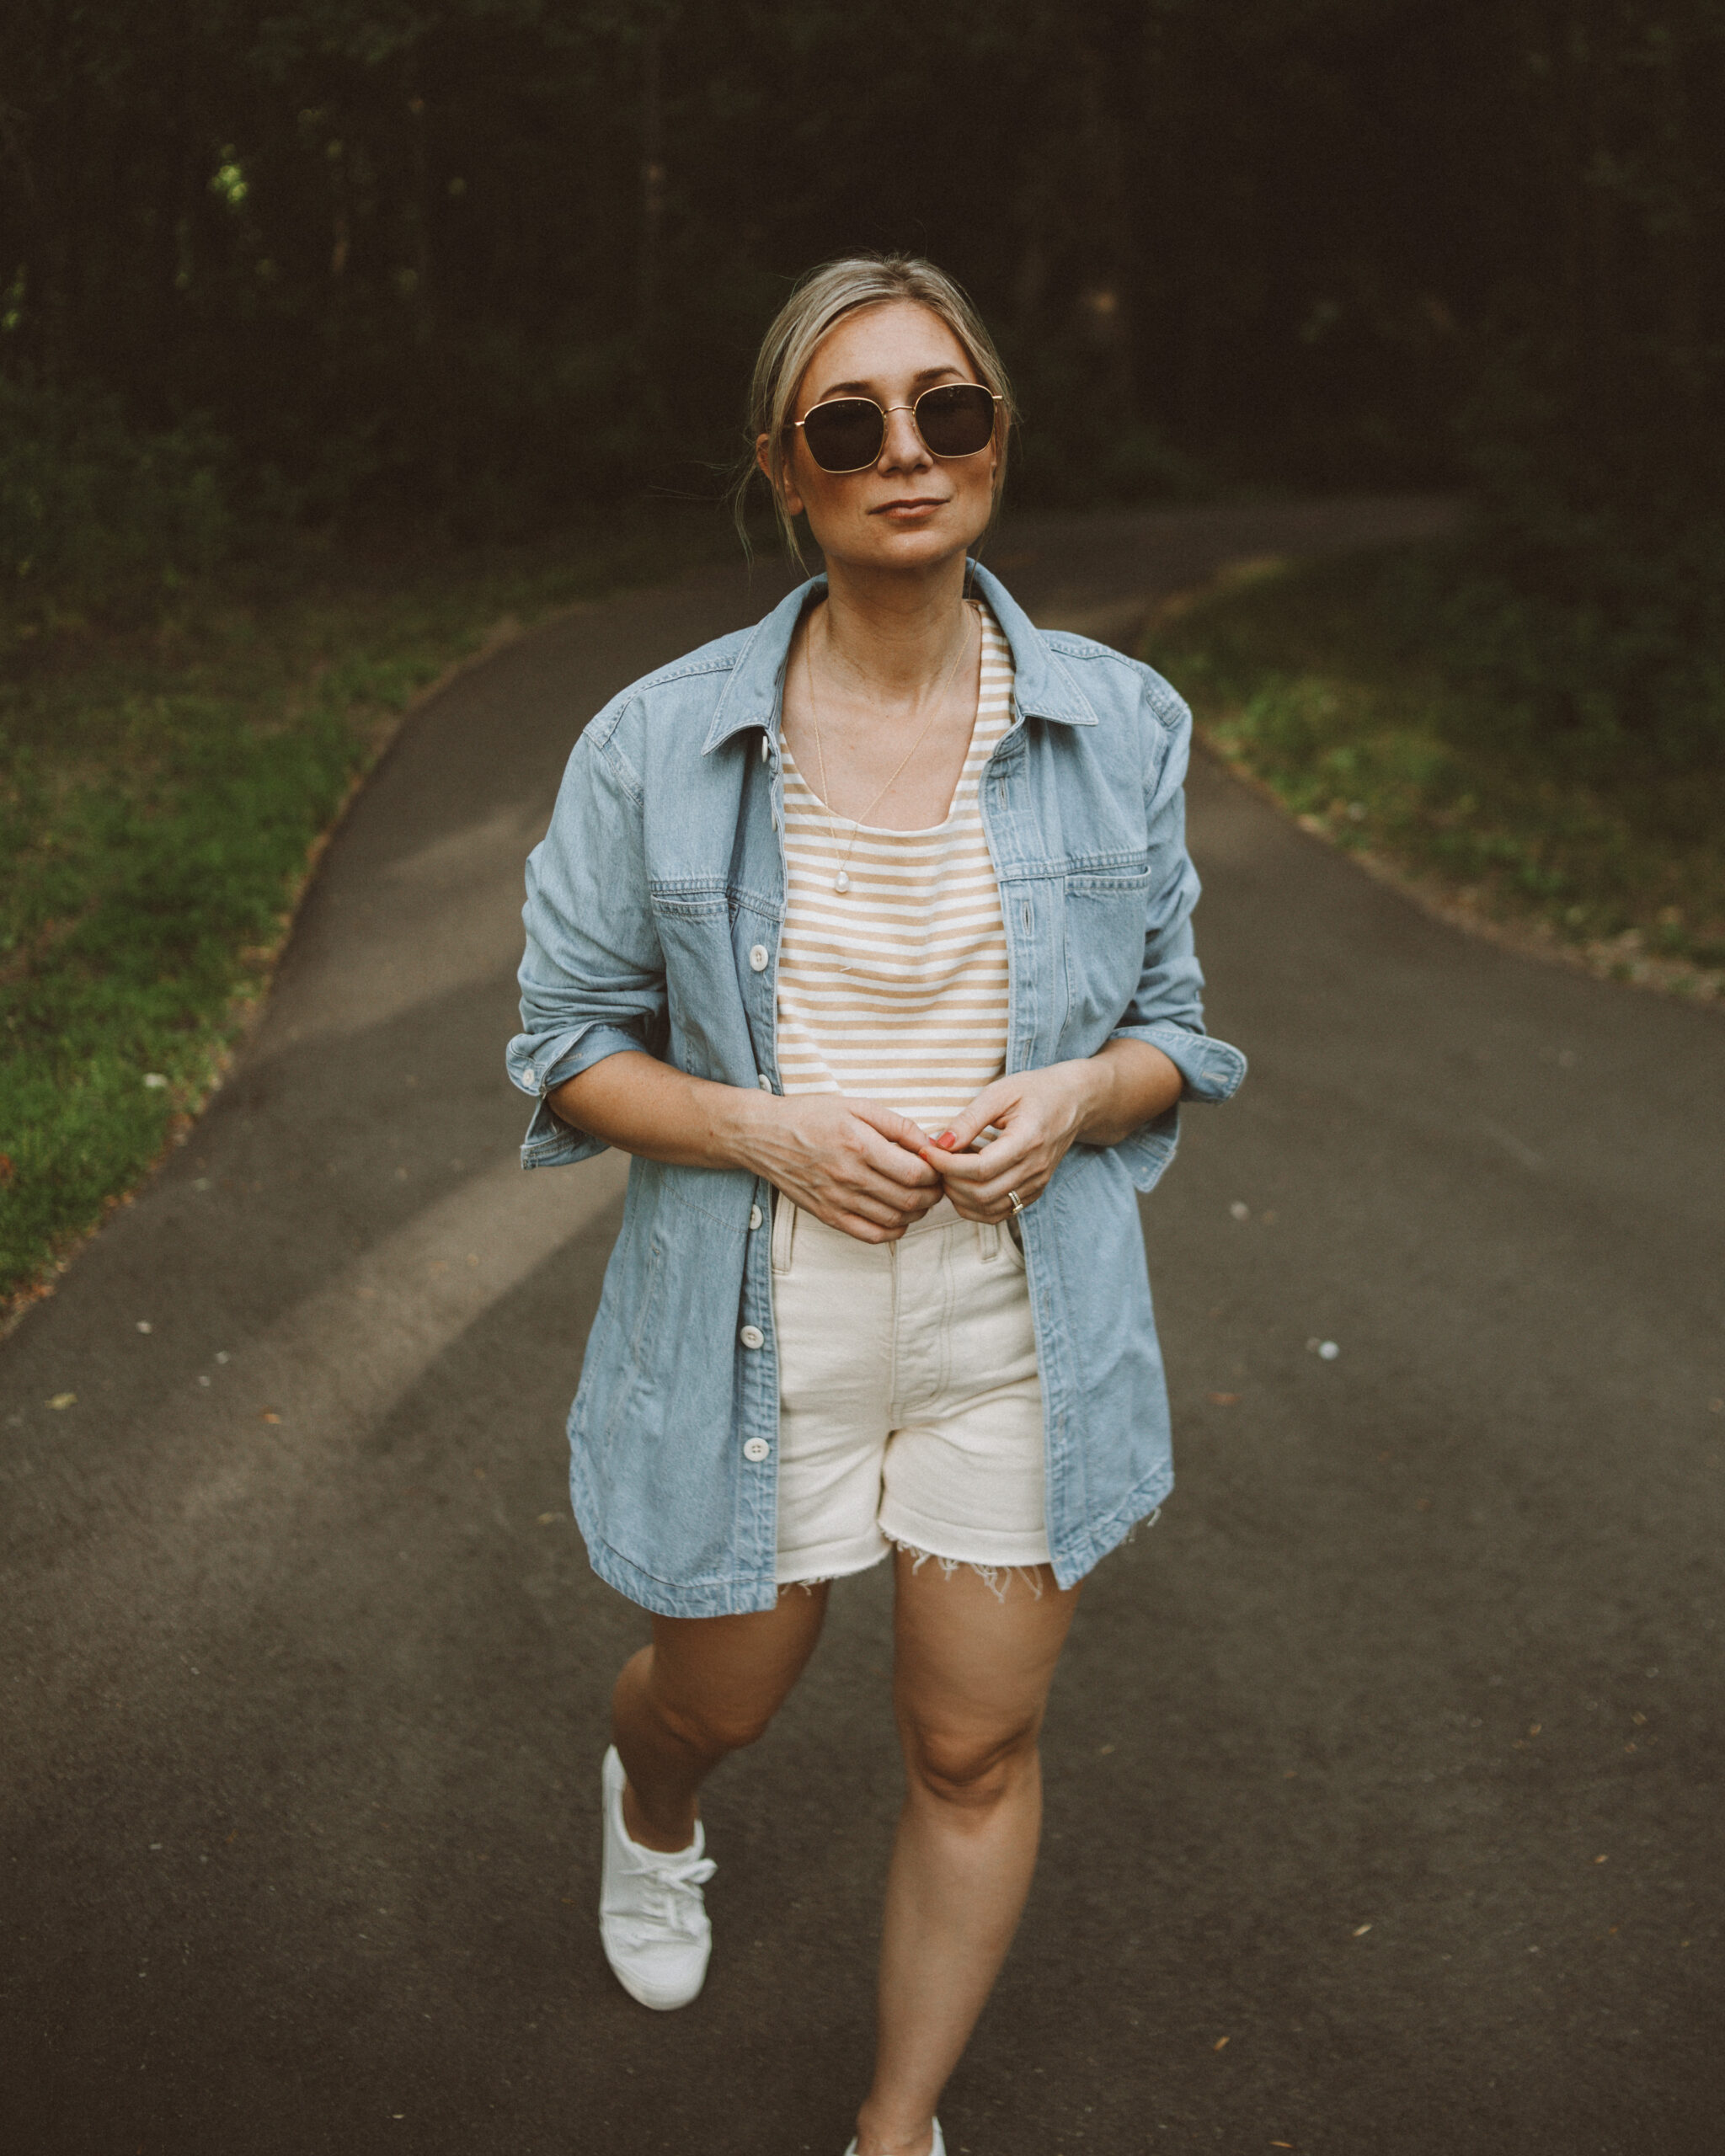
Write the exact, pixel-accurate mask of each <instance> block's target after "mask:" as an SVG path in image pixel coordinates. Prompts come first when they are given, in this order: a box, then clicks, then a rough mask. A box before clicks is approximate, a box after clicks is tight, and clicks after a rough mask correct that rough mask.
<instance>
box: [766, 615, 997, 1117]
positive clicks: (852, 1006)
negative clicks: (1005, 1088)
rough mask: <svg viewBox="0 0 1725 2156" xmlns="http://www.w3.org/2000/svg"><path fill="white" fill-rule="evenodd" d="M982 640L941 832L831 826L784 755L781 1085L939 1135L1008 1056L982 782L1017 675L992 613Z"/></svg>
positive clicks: (835, 820) (936, 828) (841, 822)
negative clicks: (839, 1095)
mask: <svg viewBox="0 0 1725 2156" xmlns="http://www.w3.org/2000/svg"><path fill="white" fill-rule="evenodd" d="M983 631H984V646H983V667H982V687H981V694H980V697H979V700H978V706H977V712H976V719H975V726H974V728H973V729H972V734H971V739H970V744H969V750H967V752H966V755H965V758H964V767H963V769H962V771H960V774H959V782H958V784H957V786H956V787H954V789H953V800H952V803H951V806H950V807H949V809H948V812H947V815H946V818H945V819H944V820H943V822H942V823H940V824H938V825H933V826H932V827H929V828H927V829H924V830H916V831H889V830H881V829H879V827H873V826H869V825H862V824H857V823H854V822H852V820H851V819H849V818H846V817H835V816H832V815H830V814H829V813H828V811H827V809H826V808H825V804H824V803H822V802H821V801H820V799H819V798H818V797H817V796H816V794H815V792H814V789H813V788H812V787H810V786H809V783H808V781H807V780H806V779H805V778H804V775H803V774H802V772H800V771H798V770H797V768H796V766H795V765H794V764H793V762H792V761H791V759H790V758H789V756H788V755H787V756H786V758H785V818H784V826H785V828H784V837H785V852H786V857H787V865H788V870H789V892H788V907H787V916H786V921H785V926H784V933H783V936H782V940H781V944H780V953H779V973H778V1016H779V1068H780V1075H781V1076H782V1080H783V1082H784V1086H785V1090H786V1091H788V1092H791V1093H802V1092H834V1091H844V1092H852V1093H856V1094H858V1095H860V1096H866V1097H868V1098H871V1099H875V1100H880V1101H884V1102H887V1103H889V1105H891V1106H894V1107H897V1108H898V1109H899V1110H900V1113H902V1114H904V1115H906V1116H908V1117H909V1118H911V1120H912V1121H915V1122H917V1123H921V1124H922V1125H923V1127H924V1128H925V1129H930V1130H937V1129H940V1128H941V1126H942V1125H943V1123H947V1122H948V1121H950V1120H951V1119H952V1118H953V1116H954V1115H956V1114H957V1113H959V1110H960V1109H962V1108H963V1107H964V1106H965V1104H966V1103H967V1102H969V1101H970V1100H972V1099H974V1098H975V1095H976V1094H977V1093H978V1092H980V1091H981V1089H982V1087H983V1086H985V1085H987V1084H988V1083H989V1081H991V1079H993V1078H995V1077H996V1076H997V1075H999V1073H1000V1071H1001V1068H1002V1067H1003V1065H1004V1060H1005V1053H1006V1036H1007V1017H1008V1010H1007V948H1006V932H1005V929H1004V926H1003V925H1002V923H1001V912H1000V894H999V891H998V889H997V886H996V881H995V874H994V868H993V864H992V863H991V861H990V859H989V857H988V846H987V842H986V841H985V837H984V835H983V830H982V819H981V814H980V809H979V807H978V787H979V785H980V779H981V774H982V770H983V766H985V764H986V762H987V760H988V759H989V757H990V756H991V755H992V754H993V752H994V750H995V748H996V745H997V744H999V742H1000V741H1001V739H1002V738H1003V737H1004V736H1005V734H1007V731H1008V730H1009V728H1010V727H1011V724H1012V659H1011V653H1010V651H1009V649H1008V648H1007V643H1006V640H1005V638H1003V637H1002V636H1001V633H1000V630H999V627H998V626H997V624H996V623H995V622H994V621H993V619H992V617H991V616H987V615H985V616H984V622H983ZM840 867H844V868H845V869H846V871H847V873H848V875H849V878H850V883H849V888H848V889H846V891H845V892H844V893H843V894H840V893H837V892H836V891H835V890H834V889H833V888H832V883H833V878H834V877H835V875H836V873H837V872H838V870H839V868H840Z"/></svg>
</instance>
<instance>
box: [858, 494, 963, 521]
mask: <svg viewBox="0 0 1725 2156" xmlns="http://www.w3.org/2000/svg"><path fill="white" fill-rule="evenodd" d="M946 505H947V498H946V497H945V496H944V495H943V494H918V495H916V496H915V497H913V498H911V499H908V500H905V501H898V502H883V503H882V504H881V505H880V507H879V509H873V510H869V512H868V514H869V515H871V516H901V517H909V516H924V515H927V514H928V512H929V511H930V510H937V509H944V508H945V507H946Z"/></svg>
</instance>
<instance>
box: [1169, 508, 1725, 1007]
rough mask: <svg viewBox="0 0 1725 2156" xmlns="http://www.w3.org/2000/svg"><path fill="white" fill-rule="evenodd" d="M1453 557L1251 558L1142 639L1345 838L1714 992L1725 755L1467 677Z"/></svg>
mask: <svg viewBox="0 0 1725 2156" xmlns="http://www.w3.org/2000/svg"><path fill="white" fill-rule="evenodd" d="M1450 558H1451V557H1449V556H1446V555H1445V552H1443V550H1441V549H1432V548H1423V549H1422V548H1402V549H1394V550H1389V551H1386V552H1381V553H1375V554H1372V555H1370V556H1365V557H1354V558H1346V559H1332V560H1329V561H1325V562H1321V563H1314V564H1309V565H1303V566H1300V567H1297V568H1292V567H1289V566H1287V565H1285V564H1281V563H1262V564H1258V565H1256V566H1255V567H1253V568H1251V569H1249V570H1243V571H1242V572H1239V573H1237V574H1236V575H1235V576H1234V577H1233V578H1231V579H1229V580H1228V581H1227V582H1226V584H1224V585H1223V586H1221V587H1220V588H1218V589H1215V590H1213V591H1212V592H1210V594H1208V595H1204V596H1203V597H1201V598H1200V599H1199V600H1197V601H1196V602H1195V603H1194V604H1192V605H1190V606H1187V607H1185V608H1183V609H1180V610H1178V611H1174V612H1173V613H1172V615H1171V616H1165V617H1164V618H1163V620H1162V622H1160V623H1159V624H1158V625H1157V626H1156V627H1154V628H1153V629H1152V631H1151V633H1150V635H1149V637H1148V638H1147V641H1146V646H1145V649H1144V654H1143V655H1144V656H1145V657H1146V658H1147V659H1150V660H1151V663H1152V664H1155V665H1156V667H1158V668H1159V669H1161V670H1162V671H1163V672H1164V673H1166V674H1167V675H1169V676H1170V678H1171V679H1172V680H1173V681H1174V682H1175V683H1176V685H1177V686H1178V687H1179V689H1180V690H1181V691H1182V692H1183V694H1184V695H1185V696H1187V697H1188V699H1189V701H1190V702H1191V703H1192V705H1193V707H1194V712H1195V714H1196V717H1197V719H1198V723H1199V729H1200V732H1201V734H1203V735H1204V738H1205V739H1207V740H1208V741H1209V742H1210V744H1212V745H1213V746H1214V747H1215V749H1217V750H1220V753H1221V755H1223V756H1224V757H1225V758H1226V760H1228V761H1229V762H1230V763H1231V764H1232V765H1233V766H1235V767H1236V769H1238V770H1240V771H1243V772H1245V773H1247V774H1248V775H1249V776H1252V777H1254V778H1256V779H1258V780H1259V781H1260V782H1263V784H1264V785H1265V786H1267V787H1268V788H1269V789H1270V790H1271V791H1272V792H1274V794H1275V795H1276V796H1277V798H1279V800H1280V801H1282V802H1283V803H1284V805H1285V806H1286V807H1287V808H1288V809H1290V810H1291V811H1292V812H1293V813H1294V814H1295V815H1296V816H1297V817H1299V818H1300V819H1301V820H1302V821H1303V822H1304V823H1306V825H1307V827H1308V828H1310V829H1313V830H1320V831H1322V833H1323V834H1325V835H1327V836H1328V837H1329V838H1330V839H1331V840H1332V841H1334V842H1335V843H1336V844H1337V845H1338V846H1342V847H1344V848H1346V849H1348V850H1350V851H1370V853H1371V854H1372V855H1373V856H1375V857H1376V858H1377V859H1378V860H1379V861H1381V862H1384V863H1386V865H1388V866H1389V867H1391V868H1393V869H1395V870H1397V871H1398V872H1400V873H1401V874H1402V875H1403V876H1404V877H1407V878H1410V879H1412V880H1413V882H1414V883H1416V884H1417V885H1418V886H1419V887H1421V888H1422V889H1423V890H1424V892H1425V893H1426V894H1427V895H1429V896H1431V897H1434V898H1436V899H1439V900H1441V901H1448V902H1450V903H1451V904H1453V905H1457V906H1459V907H1460V908H1461V910H1465V911H1466V912H1469V913H1471V914H1472V915H1475V916H1476V917H1477V918H1480V919H1482V920H1485V921H1491V922H1493V923H1496V924H1499V925H1501V926H1503V927H1504V928H1506V929H1509V930H1510V931H1518V930H1519V931H1523V932H1526V933H1530V934H1531V935H1532V936H1534V937H1537V938H1538V939H1540V940H1541V941H1543V942H1546V943H1547V944H1552V943H1555V944H1557V945H1560V946H1564V947H1572V948H1573V949H1574V950H1575V951H1576V952H1577V953H1578V954H1579V955H1581V956H1583V957H1584V958H1586V959H1588V960H1589V962H1590V963H1593V964H1594V967H1595V969H1598V970H1600V971H1604V972H1608V973H1612V974H1616V975H1618V976H1619V977H1621V978H1628V979H1642V980H1646V981H1648V982H1650V983H1652V984H1653V985H1659V986H1664V987H1669V988H1672V989H1674V990H1679V991H1680V992H1687V993H1689V994H1691V995H1701V996H1704V997H1712V996H1715V995H1718V994H1719V993H1720V992H1721V990H1722V987H1725V971H1722V969H1725V847H1722V844H1721V840H1720V832H1721V830H1722V827H1725V770H1722V768H1721V763H1722V760H1721V759H1719V758H1717V757H1716V758H1713V759H1712V760H1711V761H1700V762H1697V761H1696V760H1685V762H1683V763H1677V762H1675V761H1674V760H1670V759H1669V757H1668V756H1665V755H1662V754H1661V753H1660V751H1659V749H1658V746H1657V745H1656V743H1655V742H1654V741H1653V740H1652V739H1648V737H1647V736H1646V735H1631V734H1626V733H1610V734H1602V733H1601V732H1600V731H1599V730H1598V729H1594V730H1593V731H1588V730H1587V729H1585V728H1576V729H1575V730H1574V731H1573V732H1566V731H1565V730H1564V729H1562V728H1557V727H1553V726H1552V725H1551V723H1550V722H1549V720H1548V719H1546V718H1543V717H1541V716H1539V715H1537V714H1536V713H1535V712H1534V711H1533V710H1532V709H1531V708H1530V707H1529V706H1528V705H1526V704H1525V703H1524V702H1520V701H1519V700H1518V699H1516V698H1514V697H1513V696H1505V695H1504V694H1503V693H1502V691H1500V690H1498V689H1497V688H1495V687H1494V686H1493V684H1492V683H1490V682H1489V681H1487V680H1482V679H1480V678H1478V677H1477V675H1474V676H1470V675H1469V674H1468V672H1467V671H1466V668H1465V665H1464V664H1461V663H1460V662H1459V661H1458V659H1457V657H1456V655H1455V650H1454V648H1453V647H1452V645H1451V643H1450V635H1449V632H1450V617H1449V616H1446V613H1445V607H1444V605H1443V590H1444V585H1443V578H1444V574H1445V564H1446V562H1447V561H1448V560H1449V559H1450ZM1650 731H1651V729H1650Z"/></svg>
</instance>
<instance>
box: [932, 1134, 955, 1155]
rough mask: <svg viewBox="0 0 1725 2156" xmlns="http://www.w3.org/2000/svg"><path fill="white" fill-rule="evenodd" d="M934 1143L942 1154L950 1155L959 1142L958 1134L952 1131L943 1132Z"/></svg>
mask: <svg viewBox="0 0 1725 2156" xmlns="http://www.w3.org/2000/svg"><path fill="white" fill-rule="evenodd" d="M934 1142H935V1144H936V1145H938V1146H939V1148H940V1150H942V1152H943V1153H950V1152H951V1151H952V1150H953V1146H955V1145H957V1144H958V1142H959V1137H958V1133H957V1132H956V1131H953V1130H943V1131H942V1133H941V1134H940V1136H939V1137H938V1138H937V1139H935V1141H934Z"/></svg>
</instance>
